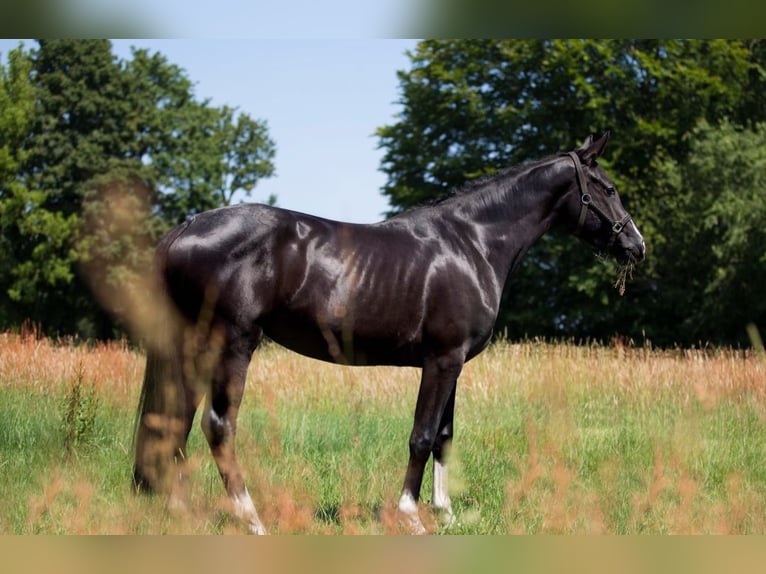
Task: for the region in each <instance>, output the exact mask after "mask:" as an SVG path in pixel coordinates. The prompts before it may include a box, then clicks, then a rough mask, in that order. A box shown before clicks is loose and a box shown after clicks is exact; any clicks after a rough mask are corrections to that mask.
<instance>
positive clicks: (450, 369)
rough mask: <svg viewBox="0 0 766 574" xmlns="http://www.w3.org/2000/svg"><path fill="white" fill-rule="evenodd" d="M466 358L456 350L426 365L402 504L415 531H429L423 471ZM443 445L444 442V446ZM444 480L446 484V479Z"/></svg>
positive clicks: (400, 506) (411, 438)
mask: <svg viewBox="0 0 766 574" xmlns="http://www.w3.org/2000/svg"><path fill="white" fill-rule="evenodd" d="M463 360H464V356H463V353H462V352H453V353H449V354H445V355H440V356H438V357H433V358H429V359H427V360H426V361H425V363H424V365H423V373H422V376H421V380H420V391H419V392H418V400H417V405H416V406H415V423H414V425H413V428H412V434H411V435H410V460H409V463H408V465H407V473H406V475H405V477H404V486H403V488H402V494H401V497H400V498H399V507H398V508H399V512H400V513H401V515H402V517H403V519H404V523H405V526H406V527H407V529H408V530H409V531H410V532H411V533H412V534H426V529H425V527H424V526H423V522H422V521H421V520H420V515H419V514H418V500H419V499H420V487H421V485H422V482H423V471H424V470H425V466H426V462H427V461H428V457H429V456H430V454H431V452H432V451H433V450H434V448H435V446H436V444H437V437H438V436H439V434H440V431H441V430H442V426H441V423H442V420H443V418H444V415H445V412H446V410H447V408H448V406H449V403H450V401H452V402H453V407H454V390H455V385H456V384H457V378H458V376H459V375H460V371H461V369H462V368H463ZM443 446H444V445H443V442H442V443H441V444H440V447H443ZM440 452H441V451H440ZM439 464H440V465H441V464H442V462H441V461H440V463H439ZM445 478H446V477H445ZM444 482H445V487H446V480H445V481H444ZM440 493H441V491H440Z"/></svg>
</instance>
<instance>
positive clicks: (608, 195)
mask: <svg viewBox="0 0 766 574" xmlns="http://www.w3.org/2000/svg"><path fill="white" fill-rule="evenodd" d="M608 140H609V132H606V133H605V134H604V135H602V136H601V137H600V138H598V139H597V140H594V139H593V136H589V137H588V139H587V140H585V143H583V145H582V146H580V147H579V148H577V149H576V150H574V151H571V152H569V153H567V154H565V157H566V158H567V159H569V160H570V162H571V164H573V167H574V174H575V181H574V182H573V189H574V191H573V192H571V193H568V194H567V202H566V208H565V209H566V212H567V214H568V217H567V218H568V219H569V220H571V222H572V229H573V230H574V234H575V235H576V236H577V237H579V238H581V239H582V240H583V241H585V242H586V243H588V244H590V245H592V246H593V247H595V248H596V249H598V250H599V251H601V252H603V253H606V254H609V255H612V256H614V257H615V258H616V259H617V261H618V262H620V263H622V264H633V263H638V262H640V261H642V260H643V259H644V257H645V255H646V244H645V243H644V238H643V236H642V235H641V233H640V232H639V231H638V228H637V227H636V224H635V223H634V222H633V219H632V218H631V216H630V214H628V212H627V211H626V210H625V207H623V205H622V201H620V196H619V195H618V194H617V189H616V187H615V185H614V183H613V182H612V180H610V179H609V177H608V176H607V175H606V172H605V171H604V170H603V168H602V167H601V166H600V165H598V163H597V162H596V159H597V158H598V157H599V156H600V155H601V152H603V151H604V147H605V146H606V142H607V141H608Z"/></svg>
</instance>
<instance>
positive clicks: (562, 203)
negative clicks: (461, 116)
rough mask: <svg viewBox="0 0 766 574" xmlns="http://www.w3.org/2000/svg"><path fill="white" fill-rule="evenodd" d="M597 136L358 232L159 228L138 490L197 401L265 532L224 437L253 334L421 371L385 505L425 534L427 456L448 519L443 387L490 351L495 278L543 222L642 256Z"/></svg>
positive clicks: (241, 505)
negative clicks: (403, 456) (157, 299)
mask: <svg viewBox="0 0 766 574" xmlns="http://www.w3.org/2000/svg"><path fill="white" fill-rule="evenodd" d="M608 137H609V133H608V132H607V133H605V134H604V135H603V136H602V137H601V138H599V139H597V140H594V138H593V137H589V138H588V139H587V140H586V142H585V143H584V144H583V145H582V146H581V147H580V148H578V149H576V150H575V151H573V152H569V153H561V154H558V155H553V156H549V157H546V158H544V159H541V160H539V161H533V162H528V163H525V164H522V165H520V166H517V167H511V168H508V169H505V170H502V171H499V172H497V173H496V174H493V175H491V176H487V177H483V178H481V179H479V180H476V181H473V182H470V183H469V184H467V185H466V186H465V187H464V188H462V189H460V190H457V191H456V192H455V193H454V194H452V195H450V196H449V197H447V198H445V199H443V200H441V201H439V202H437V203H435V204H432V205H427V206H422V207H419V208H415V209H411V210H409V211H405V212H404V213H401V214H399V215H397V216H395V217H392V218H390V219H388V220H386V221H383V222H380V223H376V224H372V225H355V224H348V223H339V222H335V221H328V220H326V219H322V218H319V217H313V216H310V215H304V214H301V213H296V212H293V211H287V210H284V209H277V208H274V207H267V206H264V205H252V204H245V205H238V206H234V207H224V208H221V209H216V210H213V211H209V212H205V213H202V214H199V215H197V216H195V217H193V218H191V219H189V220H188V221H186V222H185V223H183V224H182V225H180V226H178V227H177V228H175V229H174V230H172V231H171V232H170V233H169V234H167V236H165V237H164V238H163V239H162V241H161V242H160V244H159V246H158V248H157V254H156V266H157V270H156V271H157V276H158V280H159V281H160V283H159V284H158V290H157V293H155V294H153V296H155V295H156V296H159V295H160V294H161V293H165V294H166V295H167V306H168V307H170V308H172V309H173V311H172V313H171V312H170V311H169V310H166V312H164V313H163V314H161V315H158V317H162V318H163V319H162V321H158V325H159V324H160V323H161V327H162V330H163V333H164V335H163V336H162V337H159V336H158V337H157V340H156V341H155V344H153V345H151V346H150V348H149V350H148V357H147V367H146V375H145V378H144V384H143V390H142V396H141V401H140V404H139V411H138V416H137V420H136V434H135V437H136V439H135V441H136V443H135V446H136V458H135V468H134V480H135V484H136V486H137V488H139V489H147V490H151V489H155V490H156V489H170V490H171V492H172V491H173V489H175V488H177V485H178V484H179V481H178V477H179V476H181V477H182V476H183V474H182V472H181V471H180V470H173V469H176V468H177V466H176V464H177V463H176V461H180V460H183V457H184V455H185V448H186V440H187V436H188V434H189V431H190V429H191V425H192V420H193V417H194V414H195V412H196V410H197V407H198V406H199V403H200V402H201V400H202V397H203V396H206V400H205V407H204V415H203V418H202V428H203V431H204V434H205V436H206V438H207V441H208V443H209V445H210V448H211V450H212V454H213V457H214V458H215V462H216V464H217V465H218V469H219V471H220V473H221V476H222V478H223V482H224V485H225V487H226V490H227V492H228V494H229V496H230V497H231V499H232V501H233V503H234V507H235V509H236V513H237V514H238V515H239V516H240V517H241V518H243V519H244V520H245V521H246V522H247V523H248V525H249V527H250V529H251V531H253V532H257V533H262V532H264V527H263V525H262V524H261V522H260V520H259V518H258V515H257V513H256V510H255V507H254V505H253V503H252V500H251V499H250V496H249V494H248V492H247V489H246V487H245V483H244V480H243V478H242V473H241V470H240V467H239V463H238V462H237V459H236V456H235V451H234V442H235V440H234V439H235V434H236V429H237V413H238V410H239V406H240V402H241V399H242V393H243V389H244V386H245V376H246V372H247V368H248V364H249V362H250V359H251V356H252V355H253V352H254V351H255V349H256V347H257V346H258V343H259V341H260V340H261V338H262V337H263V335H267V336H268V337H270V338H271V339H273V340H274V341H276V342H278V343H279V344H281V345H283V346H285V347H287V348H288V349H292V350H293V351H296V352H298V353H301V354H303V355H307V356H309V357H314V358H317V359H321V360H324V361H331V362H335V363H343V364H350V365H407V366H415V367H421V368H422V378H421V382H420V391H419V393H418V398H417V404H416V407H415V420H414V425H413V429H412V434H411V436H410V440H409V463H408V466H407V471H406V474H405V477H404V485H403V488H402V493H401V498H400V500H399V506H398V508H399V511H400V513H401V515H402V518H403V520H404V521H405V523H406V524H407V525H408V527H409V529H410V530H411V531H412V532H418V533H420V532H424V528H423V525H422V523H421V521H420V518H419V516H418V506H417V501H418V498H419V496H420V487H421V482H422V479H423V471H424V467H425V465H426V461H427V460H428V458H429V456H430V455H433V457H434V481H433V484H434V492H433V498H432V504H433V506H434V507H435V508H436V509H438V510H440V511H441V512H442V513H443V514H444V515H445V517H446V518H447V520H451V519H452V510H451V504H450V499H449V496H448V494H447V467H446V461H445V452H446V450H447V447H448V445H449V443H450V441H451V440H452V433H453V426H452V420H453V411H454V406H455V387H456V383H457V379H458V376H459V375H460V371H461V369H462V367H463V364H464V363H465V362H466V361H468V360H469V359H471V358H472V357H474V356H476V355H477V354H478V353H479V352H481V351H482V349H484V348H485V347H486V346H487V344H488V343H489V341H490V337H491V335H492V329H493V325H494V322H495V318H496V316H497V312H498V306H499V305H500V297H501V293H502V290H503V286H504V284H505V282H506V279H507V278H508V275H509V273H510V272H511V271H513V269H514V268H515V267H516V266H517V265H518V264H519V261H520V260H521V258H522V256H523V255H524V254H525V253H526V251H527V250H528V249H529V248H530V246H532V244H534V243H535V242H536V241H537V240H538V239H539V238H540V237H541V236H542V235H543V234H544V233H545V232H546V231H548V230H549V229H551V228H553V227H561V228H564V229H568V230H569V231H571V232H572V233H573V234H574V235H576V236H578V237H579V238H581V239H582V240H584V241H585V242H586V243H588V244H589V245H591V246H592V247H593V248H595V249H596V250H598V251H601V252H603V253H608V254H611V255H613V256H614V257H616V258H617V260H618V261H619V262H620V263H623V264H625V265H632V264H633V263H637V262H639V261H641V260H642V259H643V258H644V255H645V245H644V241H643V238H642V237H641V234H640V233H639V231H638V229H637V228H636V226H635V225H634V224H633V222H632V220H631V217H630V216H629V215H628V214H627V213H626V211H625V209H624V207H623V205H622V203H621V201H620V199H619V197H618V195H617V191H616V190H615V186H614V184H613V183H612V182H611V181H610V179H609V178H608V176H607V175H606V173H605V172H604V170H603V169H602V168H601V167H600V166H599V165H598V164H597V161H596V160H597V158H598V157H599V155H600V154H601V152H602V151H603V148H604V146H605V145H606V142H607V140H608ZM170 483H172V484H170ZM180 483H182V481H181V482H180ZM173 485H175V486H173Z"/></svg>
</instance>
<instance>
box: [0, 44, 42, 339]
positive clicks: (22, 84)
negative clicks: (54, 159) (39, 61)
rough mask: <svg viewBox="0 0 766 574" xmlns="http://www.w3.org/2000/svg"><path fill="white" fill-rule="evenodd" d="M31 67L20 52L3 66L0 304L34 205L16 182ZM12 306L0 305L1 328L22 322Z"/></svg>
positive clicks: (29, 108)
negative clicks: (21, 231)
mask: <svg viewBox="0 0 766 574" xmlns="http://www.w3.org/2000/svg"><path fill="white" fill-rule="evenodd" d="M30 69H31V64H30V62H29V58H28V57H27V56H26V55H25V54H24V52H23V50H22V49H21V48H19V49H17V50H12V51H11V52H10V54H9V55H8V65H7V66H3V65H2V62H0V269H2V273H0V293H2V294H3V295H2V296H0V301H4V300H5V299H6V298H7V296H8V295H9V294H10V293H11V289H12V288H13V287H14V284H15V280H14V274H15V273H16V270H17V269H18V266H19V261H18V259H17V253H16V249H15V245H16V243H17V242H18V241H19V239H20V234H19V228H18V222H19V221H21V220H23V219H24V217H25V216H26V214H27V213H28V212H29V210H30V209H31V207H32V206H33V205H34V199H35V198H34V196H32V195H31V194H30V193H29V190H28V189H27V188H26V187H25V186H24V184H23V183H22V182H20V181H18V179H17V174H18V172H19V169H20V166H21V165H22V164H23V162H24V159H25V150H24V148H23V146H22V143H23V141H24V138H25V137H26V134H27V131H28V129H29V126H30V125H31V123H32V114H33V110H34V92H33V87H32V83H31V82H30V79H29V72H30ZM21 319H22V317H19V316H18V315H17V314H15V313H14V309H13V307H12V306H11V305H8V304H0V325H7V324H10V323H14V322H19V321H20V320H21Z"/></svg>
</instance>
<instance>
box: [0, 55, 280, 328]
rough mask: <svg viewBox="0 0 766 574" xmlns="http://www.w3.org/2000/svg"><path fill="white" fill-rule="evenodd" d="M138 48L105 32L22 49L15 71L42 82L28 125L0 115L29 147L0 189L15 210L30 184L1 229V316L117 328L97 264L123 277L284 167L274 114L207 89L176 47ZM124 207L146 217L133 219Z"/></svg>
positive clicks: (0, 205)
mask: <svg viewBox="0 0 766 574" xmlns="http://www.w3.org/2000/svg"><path fill="white" fill-rule="evenodd" d="M132 56H133V57H132V59H130V60H129V61H127V62H126V61H122V60H120V59H118V58H117V57H116V56H114V55H113V54H112V51H111V44H110V42H109V41H107V40H41V41H40V42H39V46H38V48H37V49H36V50H32V51H30V52H24V51H23V50H19V51H18V54H17V55H16V56H14V57H15V58H16V59H18V60H19V61H24V62H26V64H25V65H26V68H25V70H24V73H23V74H16V75H18V76H19V77H21V76H24V77H25V79H24V81H26V82H27V83H28V85H29V86H31V91H30V93H26V94H25V96H24V97H25V99H24V102H26V103H25V105H26V106H27V108H24V109H28V108H29V106H30V102H31V108H29V109H31V113H30V114H29V115H28V118H29V119H28V121H27V123H26V124H25V125H24V128H23V129H21V130H20V131H19V130H16V131H15V132H14V131H13V125H12V123H11V122H4V125H0V132H2V135H0V142H3V141H5V139H7V138H13V137H15V138H16V141H15V142H14V143H13V145H12V146H11V147H12V149H19V150H23V151H21V152H19V153H22V154H23V156H20V157H17V158H16V159H15V163H14V164H13V165H10V164H9V166H8V167H6V169H5V174H6V178H5V182H4V183H3V189H2V191H0V193H2V196H0V210H3V212H5V211H7V210H10V209H13V207H12V205H13V202H12V201H11V198H12V197H13V191H12V190H13V189H23V190H24V193H25V195H24V200H23V202H22V203H23V207H22V208H20V209H21V211H19V208H17V209H16V212H15V215H16V217H15V218H14V219H12V220H11V219H9V220H8V221H7V225H4V227H3V246H4V249H3V255H2V256H3V257H4V259H5V260H7V261H8V262H9V267H8V271H9V273H8V278H7V279H6V282H7V284H4V285H3V288H4V292H5V293H7V294H8V301H7V302H5V301H3V303H0V305H2V306H4V307H5V308H6V309H5V310H4V311H2V312H0V318H2V317H5V318H6V320H7V321H9V322H10V323H15V322H18V321H19V320H20V319H31V320H32V321H35V322H36V323H39V324H40V325H42V326H43V327H44V329H45V330H46V331H47V332H52V333H79V334H81V335H83V336H95V337H108V336H110V335H111V334H112V333H113V332H114V325H113V322H112V319H111V318H110V317H109V316H108V315H107V314H106V313H104V312H103V311H102V310H101V308H100V307H99V305H98V304H97V303H96V302H95V300H94V298H93V296H92V294H91V292H90V288H91V287H92V286H93V277H92V276H88V274H87V272H84V271H87V270H90V271H92V270H93V269H98V270H99V281H101V280H104V281H107V280H108V281H110V282H111V283H112V284H113V286H114V285H115V284H117V283H119V282H120V280H121V279H120V277H123V275H121V272H119V269H106V268H105V267H108V266H109V265H112V264H115V265H118V267H121V268H124V267H126V266H130V265H135V264H137V262H138V261H143V260H145V259H146V257H145V256H143V255H141V256H136V257H132V256H128V254H130V253H139V252H142V251H147V250H148V246H149V245H151V243H152V242H153V240H154V239H156V238H157V236H158V235H159V234H160V233H161V232H162V231H163V230H165V229H167V228H168V227H169V226H171V225H174V224H176V223H178V222H179V221H181V220H183V219H184V218H185V217H187V216H188V215H189V214H192V213H196V212H199V211H204V210H206V209H211V208H214V207H218V206H220V205H224V204H226V203H228V202H229V201H230V200H231V196H232V194H233V193H235V192H238V191H241V192H244V193H249V192H250V191H251V190H252V189H253V187H254V186H255V185H256V183H257V181H258V180H259V179H260V178H262V177H268V176H270V175H272V174H273V165H272V159H273V156H274V143H273V142H272V140H271V139H270V138H269V136H268V131H267V127H266V125H265V123H264V122H261V121H256V120H253V119H251V118H250V117H249V116H247V115H246V114H242V113H239V114H236V113H235V111H234V110H232V109H231V108H228V107H222V108H218V107H214V106H211V105H210V103H209V101H206V100H205V101H198V100H197V99H196V98H195V95H194V92H193V85H192V82H191V80H189V78H188V77H187V76H186V74H185V72H184V71H183V70H182V69H181V68H179V67H178V66H175V65H173V64H170V63H169V62H168V61H167V59H166V58H165V57H164V56H162V55H160V54H149V53H148V52H146V51H143V50H135V51H134V52H133V54H132ZM14 65H16V64H14ZM9 69H11V68H10V66H9ZM6 75H8V74H6ZM20 81H21V80H18V81H17V82H16V83H19V82H20ZM6 83H7V82H6ZM6 92H8V90H6ZM9 93H10V92H9ZM0 97H2V96H0ZM17 107H18V106H17ZM14 134H15V135H14ZM17 194H18V192H17ZM124 195H128V196H130V197H127V198H126V197H122V196H124ZM17 203H18V202H17ZM115 205H119V208H120V209H123V210H126V209H127V210H128V211H130V209H129V208H128V207H127V206H131V205H132V206H133V207H135V208H136V209H137V211H135V213H143V214H144V215H145V217H144V218H143V219H140V220H135V221H133V223H132V224H131V225H128V226H126V225H124V223H125V222H124V217H123V216H122V215H120V214H115V213H114V206H115ZM139 207H140V208H141V209H138V208H139ZM115 221H116V222H117V223H115ZM108 230H111V231H108ZM107 231H108V232H107ZM118 231H119V232H120V233H121V234H122V235H121V236H120V237H119V238H118V237H116V236H115V233H116V232H118ZM123 270H124V269H123ZM6 326H7V325H6Z"/></svg>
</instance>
